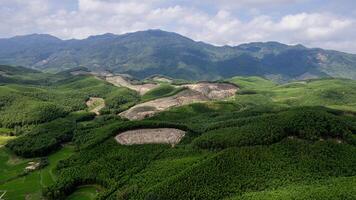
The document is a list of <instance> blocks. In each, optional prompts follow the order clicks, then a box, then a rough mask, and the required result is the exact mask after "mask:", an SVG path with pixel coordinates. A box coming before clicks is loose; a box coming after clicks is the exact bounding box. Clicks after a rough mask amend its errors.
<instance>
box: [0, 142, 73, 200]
mask: <svg viewBox="0 0 356 200" xmlns="http://www.w3.org/2000/svg"><path fill="white" fill-rule="evenodd" d="M72 154H73V147H70V146H66V147H64V148H62V149H61V150H60V151H58V152H56V153H54V154H52V155H51V156H49V158H48V160H49V165H48V166H46V167H45V168H43V169H41V170H38V171H34V172H30V173H29V174H27V175H24V176H22V175H21V174H22V173H23V172H24V168H25V167H26V166H27V163H28V162H29V161H31V159H22V158H18V157H15V156H14V155H12V154H11V153H10V152H8V151H7V150H5V149H4V148H0V165H1V168H0V170H1V171H0V177H1V178H0V180H8V181H6V182H5V183H1V184H0V190H6V191H7V193H6V196H4V198H5V199H14V200H22V199H32V200H38V199H41V196H42V188H43V187H47V186H49V185H51V184H53V183H54V182H55V180H56V174H55V171H54V168H55V167H56V165H57V163H58V162H59V161H60V160H63V159H65V158H68V157H69V156H70V155H72Z"/></svg>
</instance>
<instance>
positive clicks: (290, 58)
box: [0, 29, 356, 81]
mask: <svg viewBox="0 0 356 200" xmlns="http://www.w3.org/2000/svg"><path fill="white" fill-rule="evenodd" d="M0 63H1V64H8V65H21V66H28V67H31V68H34V69H38V70H42V71H49V72H59V71H63V70H68V69H71V68H75V67H81V66H84V67H86V68H88V69H90V70H92V71H111V72H114V73H128V74H130V75H133V76H136V77H138V78H144V77H147V76H150V75H153V74H162V75H167V76H171V77H174V78H183V79H192V80H215V79H220V78H228V77H232V76H236V75H242V76H255V75H256V76H262V77H267V78H269V79H275V80H281V81H283V80H284V81H285V80H295V79H304V78H310V77H313V78H314V77H315V78H318V77H339V78H349V79H356V55H354V54H349V53H344V52H338V51H334V50H324V49H320V48H307V47H305V46H303V45H300V44H297V45H286V44H282V43H279V42H275V41H269V42H252V43H246V44H240V45H237V46H215V45H212V44H208V43H205V42H200V41H194V40H192V39H190V38H188V37H185V36H182V35H180V34H177V33H174V32H166V31H162V30H156V29H155V30H146V31H138V32H133V33H126V34H122V35H116V34H112V33H105V34H101V35H95V36H89V37H87V38H86V39H81V40H79V39H70V40H62V39H60V38H56V37H54V36H51V35H48V34H31V35H26V36H15V37H12V38H8V39H0Z"/></svg>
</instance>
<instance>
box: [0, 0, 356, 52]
mask: <svg viewBox="0 0 356 200" xmlns="http://www.w3.org/2000/svg"><path fill="white" fill-rule="evenodd" d="M209 1H210V0H209ZM301 1H307V0H301ZM172 2H173V1H170V3H169V4H167V3H166V1H161V0H148V1H144V2H142V1H139V0H132V1H113V0H78V9H75V10H63V9H56V7H53V5H52V4H51V1H49V0H32V1H25V0H15V1H10V0H2V1H1V2H0V24H1V25H0V36H2V37H4V36H6V37H7V36H12V35H18V34H28V33H33V32H43V33H50V34H53V35H56V36H58V37H61V38H66V39H68V38H85V37H88V36H89V35H94V34H102V33H106V32H112V33H117V34H121V33H125V32H132V31H137V30H145V29H150V28H160V29H163V30H167V31H174V32H178V33H181V34H184V35H186V36H188V37H191V38H193V39H195V40H201V41H205V42H209V43H213V44H218V45H225V44H229V45H237V44H240V43H244V42H252V41H267V40H274V41H280V42H284V43H289V44H296V43H302V44H305V45H309V46H319V47H323V48H333V49H337V50H344V51H351V52H355V53H356V47H355V46H354V45H351V44H352V43H353V44H354V43H355V41H356V38H355V37H354V34H353V32H354V30H356V22H355V19H353V18H352V17H345V16H339V15H334V14H331V13H320V12H311V13H307V12H301V13H296V14H289V15H285V16H281V17H279V18H276V17H272V16H269V15H266V14H260V13H258V12H256V15H253V16H251V17H250V18H247V19H246V18H243V19H242V18H240V17H239V15H238V13H236V12H235V11H234V10H233V9H231V8H224V6H223V5H229V4H231V5H232V6H233V4H236V2H238V4H239V5H240V6H241V5H244V6H250V5H259V6H262V5H267V4H270V3H279V4H288V3H293V2H294V3H295V2H300V1H298V0H252V1H247V0H246V1H245V0H242V1H232V0H231V1H230V0H223V1H219V2H221V3H220V5H222V6H221V7H220V8H219V9H218V10H217V11H215V12H207V11H206V10H205V9H203V8H200V7H197V6H194V7H188V6H187V5H182V4H178V3H176V4H175V3H172ZM211 2H212V1H211ZM214 2H216V1H214ZM234 2H235V3H234ZM215 4H216V3H215ZM237 11H238V10H237Z"/></svg>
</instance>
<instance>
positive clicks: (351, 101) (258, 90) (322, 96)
mask: <svg viewBox="0 0 356 200" xmlns="http://www.w3.org/2000/svg"><path fill="white" fill-rule="evenodd" d="M230 81H231V82H233V83H235V84H237V85H239V86H240V87H241V90H240V91H239V92H238V95H237V96H236V101H237V102H239V103H241V104H244V105H251V106H255V105H267V106H273V105H274V106H283V107H292V106H326V107H329V108H335V109H340V110H345V111H356V103H355V99H356V81H354V80H347V79H320V80H309V81H296V82H291V83H286V84H282V85H276V84H274V83H273V82H271V81H268V80H265V79H262V78H256V77H252V78H246V77H245V78H241V77H235V78H233V79H231V80H230Z"/></svg>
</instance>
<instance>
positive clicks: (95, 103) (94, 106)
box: [86, 97, 105, 115]
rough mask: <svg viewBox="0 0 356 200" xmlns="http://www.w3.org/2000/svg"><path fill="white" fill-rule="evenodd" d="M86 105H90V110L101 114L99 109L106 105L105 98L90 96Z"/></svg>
mask: <svg viewBox="0 0 356 200" xmlns="http://www.w3.org/2000/svg"><path fill="white" fill-rule="evenodd" d="M86 105H87V106H88V108H89V111H90V112H94V113H95V114H97V115H100V112H99V111H100V110H101V109H103V108H104V107H105V101H104V99H103V98H99V97H90V98H89V100H88V101H87V102H86Z"/></svg>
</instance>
